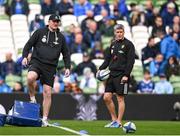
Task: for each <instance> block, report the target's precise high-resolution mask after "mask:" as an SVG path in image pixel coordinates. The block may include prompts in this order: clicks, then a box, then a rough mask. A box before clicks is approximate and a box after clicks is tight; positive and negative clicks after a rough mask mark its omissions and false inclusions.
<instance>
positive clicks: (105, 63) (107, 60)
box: [99, 48, 111, 70]
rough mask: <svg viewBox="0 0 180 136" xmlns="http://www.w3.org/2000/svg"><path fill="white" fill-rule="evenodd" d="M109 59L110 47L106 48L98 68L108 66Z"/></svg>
mask: <svg viewBox="0 0 180 136" xmlns="http://www.w3.org/2000/svg"><path fill="white" fill-rule="evenodd" d="M110 60H111V48H108V49H107V50H106V51H105V57H104V62H103V64H102V65H101V66H100V67H99V70H102V69H106V68H107V67H108V66H109V63H110Z"/></svg>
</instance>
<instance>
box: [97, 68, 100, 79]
mask: <svg viewBox="0 0 180 136" xmlns="http://www.w3.org/2000/svg"><path fill="white" fill-rule="evenodd" d="M99 72H100V70H98V71H97V72H96V78H97V77H98V75H99Z"/></svg>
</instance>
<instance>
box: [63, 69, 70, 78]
mask: <svg viewBox="0 0 180 136" xmlns="http://www.w3.org/2000/svg"><path fill="white" fill-rule="evenodd" d="M69 76H70V70H69V69H66V70H65V72H64V77H69Z"/></svg>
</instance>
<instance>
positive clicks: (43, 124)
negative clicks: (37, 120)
mask: <svg viewBox="0 0 180 136" xmlns="http://www.w3.org/2000/svg"><path fill="white" fill-rule="evenodd" d="M42 127H49V123H48V121H47V120H43V119H42Z"/></svg>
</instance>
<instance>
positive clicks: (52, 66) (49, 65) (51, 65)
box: [22, 14, 70, 126]
mask: <svg viewBox="0 0 180 136" xmlns="http://www.w3.org/2000/svg"><path fill="white" fill-rule="evenodd" d="M59 24H60V17H59V16H58V15H55V14H53V15H51V16H50V17H49V21H48V26H46V27H45V28H41V29H38V30H37V31H35V32H34V33H33V35H32V36H31V38H30V39H29V40H28V42H27V43H26V45H25V46H24V49H23V61H22V64H23V65H24V66H27V65H28V64H29V71H28V74H27V85H28V89H29V95H30V100H31V102H32V103H36V99H35V82H36V80H37V79H40V81H41V83H42V84H43V118H42V126H48V121H47V118H48V114H49V110H50V107H51V90H52V87H53V84H54V75H55V73H56V67H57V64H58V60H59V56H60V53H62V55H63V60H64V63H65V68H66V70H65V77H68V76H69V75H70V53H69V50H68V48H67V46H66V42H65V37H64V36H63V35H62V33H61V32H60V31H59V29H58V27H59ZM32 48H33V51H32V57H31V61H30V60H28V59H27V56H28V53H29V51H30V50H31V49H32ZM29 61H30V62H29Z"/></svg>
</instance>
